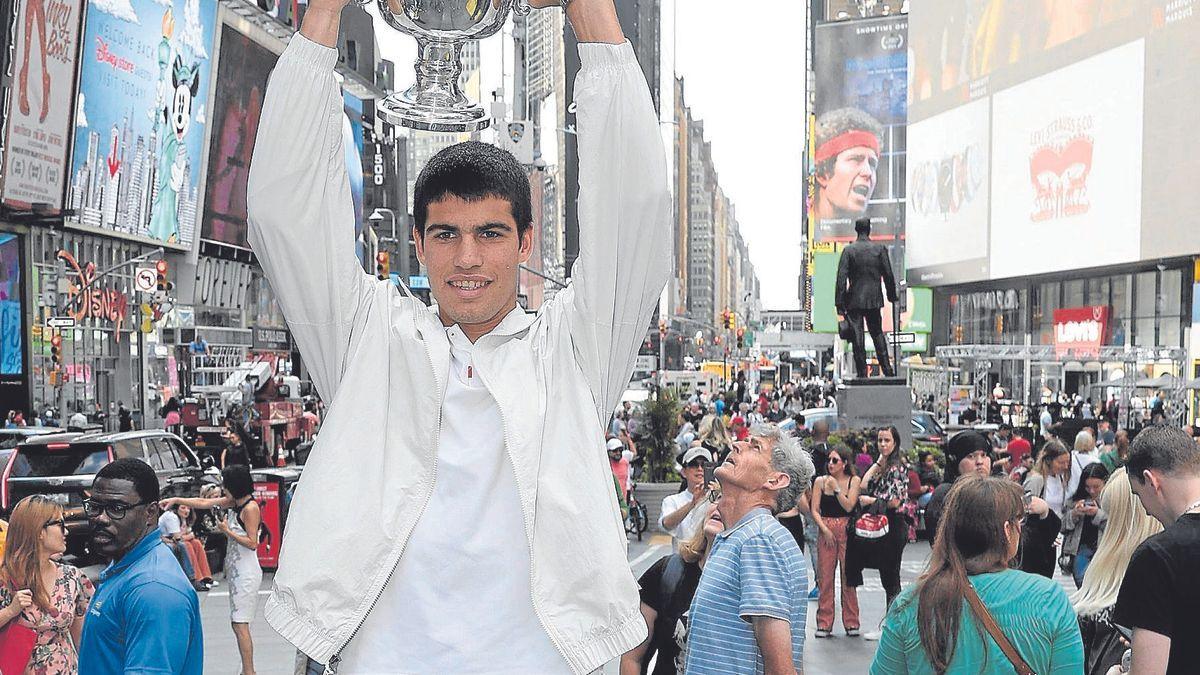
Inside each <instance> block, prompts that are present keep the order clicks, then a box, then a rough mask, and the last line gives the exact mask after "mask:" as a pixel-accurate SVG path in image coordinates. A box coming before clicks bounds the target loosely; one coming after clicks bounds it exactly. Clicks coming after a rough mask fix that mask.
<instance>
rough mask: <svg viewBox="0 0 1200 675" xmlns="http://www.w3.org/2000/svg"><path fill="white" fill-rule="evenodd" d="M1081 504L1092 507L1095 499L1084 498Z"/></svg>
mask: <svg viewBox="0 0 1200 675" xmlns="http://www.w3.org/2000/svg"><path fill="white" fill-rule="evenodd" d="M1083 505H1084V506H1086V507H1088V508H1092V507H1093V506H1095V505H1096V500H1095V499H1085V500H1083Z"/></svg>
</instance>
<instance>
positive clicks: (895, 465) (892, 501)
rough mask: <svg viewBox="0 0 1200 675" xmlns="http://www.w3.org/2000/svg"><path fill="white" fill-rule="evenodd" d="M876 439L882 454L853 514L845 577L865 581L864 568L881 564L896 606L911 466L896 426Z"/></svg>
mask: <svg viewBox="0 0 1200 675" xmlns="http://www.w3.org/2000/svg"><path fill="white" fill-rule="evenodd" d="M875 440H876V444H877V446H878V449H879V457H878V458H877V459H876V460H875V461H874V462H873V463H872V464H871V466H870V467H868V468H867V471H866V473H865V474H863V477H862V485H863V487H862V494H861V495H860V496H859V498H858V504H859V511H858V512H857V513H855V514H854V515H853V517H852V518H851V527H852V531H851V532H850V541H849V542H848V543H847V547H846V579H847V583H848V584H849V585H851V586H861V585H862V584H863V576H862V572H863V570H864V569H877V570H879V580H880V582H882V584H883V590H884V592H885V593H886V594H887V606H888V607H891V605H892V602H893V601H894V600H895V599H896V596H897V595H899V594H900V561H901V559H902V558H903V557H904V546H905V545H906V544H907V543H908V521H907V520H906V519H905V517H904V514H902V513H901V512H900V505H901V504H902V503H903V502H904V500H905V499H906V498H907V497H908V466H907V465H906V464H905V463H904V461H903V460H901V459H900V458H901V456H902V454H903V453H902V451H901V449H900V431H899V430H898V429H896V427H885V428H883V429H880V430H879V433H878V434H876V437H875ZM863 639H865V640H878V639H879V632H878V631H869V632H867V633H864V634H863Z"/></svg>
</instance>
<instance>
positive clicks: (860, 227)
mask: <svg viewBox="0 0 1200 675" xmlns="http://www.w3.org/2000/svg"><path fill="white" fill-rule="evenodd" d="M854 232H855V233H856V234H871V219H870V218H868V217H866V216H863V217H862V218H859V219H857V220H855V221H854Z"/></svg>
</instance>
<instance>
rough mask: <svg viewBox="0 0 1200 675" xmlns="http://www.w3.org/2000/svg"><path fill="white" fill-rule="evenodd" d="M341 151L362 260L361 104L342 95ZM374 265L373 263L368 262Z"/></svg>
mask: <svg viewBox="0 0 1200 675" xmlns="http://www.w3.org/2000/svg"><path fill="white" fill-rule="evenodd" d="M342 104H343V111H344V113H345V115H344V117H343V118H342V149H343V150H344V151H345V153H346V173H347V174H349V177H350V197H351V199H353V200H354V241H355V242H357V243H356V244H355V246H356V248H357V250H356V251H355V254H356V255H357V256H358V257H359V259H362V257H363V250H362V241H363V239H362V227H363V160H362V157H363V143H364V139H363V102H362V101H360V100H359V99H357V98H355V97H354V96H351V95H350V94H347V93H343V94H342ZM370 262H371V264H372V265H374V261H370Z"/></svg>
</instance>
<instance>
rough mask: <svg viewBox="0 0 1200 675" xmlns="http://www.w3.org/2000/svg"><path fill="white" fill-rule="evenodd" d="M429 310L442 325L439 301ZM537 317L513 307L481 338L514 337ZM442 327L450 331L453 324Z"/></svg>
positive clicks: (519, 307) (518, 307)
mask: <svg viewBox="0 0 1200 675" xmlns="http://www.w3.org/2000/svg"><path fill="white" fill-rule="evenodd" d="M429 312H430V314H431V315H432V316H433V319H434V320H435V321H437V322H438V324H439V325H441V324H442V317H441V314H439V313H438V306H437V303H434V304H432V305H430V306H429ZM535 319H537V314H531V313H529V312H526V311H525V309H524V308H523V307H521V306H520V305H517V306H515V307H513V308H512V309H511V310H510V311H509V312H508V314H505V315H504V318H503V319H501V320H500V323H499V324H497V325H496V327H495V328H493V329H492V330H491V332H489V333H487V334H486V335H484V336H482V337H480V338H479V340H483V339H485V338H491V337H512V336H514V335H518V334H520V333H521V332H523V331H525V330H526V329H528V328H529V327H530V326H531V325H533V322H534V320H535ZM454 325H455V326H456V325H458V324H454ZM442 328H443V329H445V330H447V331H449V330H450V329H451V328H453V326H445V325H443V326H442ZM479 340H477V341H476V342H478V341H479Z"/></svg>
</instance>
